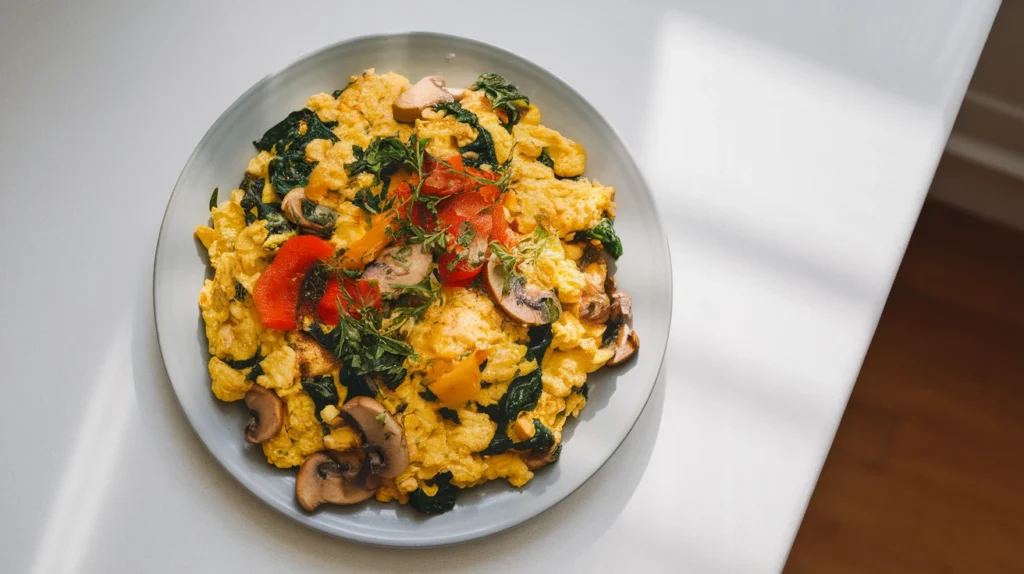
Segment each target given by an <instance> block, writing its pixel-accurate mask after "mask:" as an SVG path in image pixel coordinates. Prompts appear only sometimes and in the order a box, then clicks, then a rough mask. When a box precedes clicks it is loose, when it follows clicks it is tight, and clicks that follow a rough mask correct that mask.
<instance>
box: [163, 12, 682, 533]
mask: <svg viewBox="0 0 1024 574" xmlns="http://www.w3.org/2000/svg"><path fill="white" fill-rule="evenodd" d="M414 37H423V38H428V39H433V40H439V41H444V42H462V43H468V44H472V45H475V47H478V48H484V49H486V50H491V51H493V52H495V53H496V54H498V55H499V56H502V57H504V58H509V59H512V60H518V61H519V62H520V63H523V64H526V65H527V66H532V67H534V68H536V69H538V70H540V71H541V72H543V73H544V74H546V75H547V76H548V77H550V78H551V79H552V80H553V81H554V82H556V83H557V84H559V85H560V87H561V88H562V89H565V90H567V91H568V92H569V93H571V94H572V95H573V96H575V97H576V98H578V99H579V101H580V102H581V103H582V104H583V106H584V108H585V111H586V112H587V113H589V114H591V115H592V116H594V117H595V118H596V119H597V120H598V121H599V122H600V124H603V127H604V128H605V129H607V130H608V131H609V132H611V134H612V135H613V136H614V137H615V139H616V140H617V142H618V143H619V144H620V146H621V147H622V150H623V152H624V153H625V157H626V159H627V160H628V161H629V163H631V164H632V166H633V168H634V169H635V171H636V175H637V177H638V178H639V181H640V183H641V184H642V192H643V193H644V194H646V195H647V197H648V199H649V200H650V201H651V205H652V207H653V208H654V209H653V211H654V217H655V220H656V222H657V224H658V229H659V231H660V235H661V243H662V244H663V246H664V249H665V268H666V278H667V288H668V293H669V297H668V307H667V309H666V310H665V312H666V314H667V315H668V317H669V320H668V321H666V323H665V325H666V326H665V331H664V343H663V344H662V345H661V348H660V349H657V354H658V359H657V361H658V364H657V368H656V369H655V372H654V382H653V384H651V385H650V388H649V389H648V391H647V396H646V397H645V398H644V400H643V405H642V406H641V408H640V410H639V411H638V412H637V414H636V416H635V417H634V418H633V420H632V421H631V422H630V423H629V425H628V428H626V429H625V431H624V432H622V433H621V436H620V437H618V439H617V444H616V445H615V448H614V449H612V451H611V453H610V454H609V455H608V456H607V457H606V458H605V459H604V460H603V461H602V462H601V464H599V465H597V467H595V468H594V469H593V471H592V472H590V474H589V475H588V476H587V477H586V478H584V479H583V480H582V481H580V483H579V484H577V485H576V486H575V487H573V488H572V489H571V490H569V491H568V492H566V493H565V495H564V496H562V497H561V498H558V499H556V500H552V501H546V502H544V503H542V504H539V505H538V507H537V509H536V510H535V511H531V512H530V513H529V514H528V515H527V516H525V517H523V518H522V519H518V520H517V519H513V520H511V521H508V522H507V523H506V522H501V521H496V522H495V523H493V524H492V525H490V526H487V527H483V528H479V529H476V530H474V531H472V532H465V533H462V534H455V535H448V536H434V537H431V538H423V539H412V540H399V541H388V540H382V539H381V538H380V537H377V536H373V535H364V534H361V533H359V532H343V531H339V530H335V529H331V528H326V527H324V525H323V524H321V523H319V522H317V521H315V520H309V519H308V518H309V517H311V516H315V515H296V514H294V513H291V512H288V511H287V509H285V508H283V507H282V506H281V505H280V504H279V503H278V501H276V500H268V499H266V498H264V497H263V496H260V495H258V494H257V492H256V489H255V488H254V485H253V484H251V483H250V481H249V478H248V476H247V475H245V474H244V473H236V472H235V471H234V470H233V469H232V467H230V466H229V465H227V464H225V463H224V462H223V461H221V459H220V457H218V456H217V454H216V453H215V452H214V451H213V449H212V448H211V447H210V445H209V444H207V441H206V440H204V439H203V435H202V434H201V433H200V431H199V429H198V428H196V425H195V424H194V423H193V422H192V418H191V417H190V416H189V413H188V411H187V410H186V409H185V406H184V402H183V401H182V398H181V397H180V396H179V395H178V390H177V388H176V386H175V385H174V381H173V379H172V377H171V373H170V369H168V367H167V361H166V358H165V356H164V355H165V354H164V349H163V343H162V341H161V337H160V317H159V316H160V314H159V312H158V310H157V273H158V269H159V267H158V264H159V261H160V248H161V246H162V244H163V239H164V231H165V227H166V225H167V219H168V215H169V213H170V209H171V204H172V203H173V202H174V199H175V197H176V196H177V194H178V192H179V188H180V186H181V183H182V179H183V178H184V177H185V174H186V173H188V171H189V169H190V168H191V166H192V164H193V163H194V162H196V160H197V159H198V156H199V153H200V151H204V150H205V148H206V147H207V141H208V140H209V139H210V137H211V134H213V133H214V132H215V131H216V128H218V127H219V126H220V125H221V124H222V123H224V122H225V121H226V118H227V117H229V116H230V115H231V114H232V112H234V111H235V110H236V109H237V108H238V107H240V106H241V105H242V102H243V101H244V100H246V99H247V98H248V96H249V95H250V94H252V93H253V92H256V91H257V90H259V89H260V88H262V87H263V86H265V85H266V84H268V83H271V82H272V81H273V80H274V79H275V78H277V77H278V76H279V75H281V74H283V73H285V72H286V71H288V70H290V69H291V68H293V67H295V66H297V65H299V64H301V63H303V62H305V61H307V60H310V59H313V58H315V57H317V56H319V55H320V54H323V53H324V52H329V51H333V50H337V49H343V47H344V46H345V45H348V44H357V43H362V42H368V43H369V42H374V41H386V40H392V39H397V38H414ZM634 192H635V191H634ZM673 288H674V276H673V271H672V250H671V244H670V242H669V240H668V234H667V233H665V227H664V222H663V220H662V216H661V210H660V209H659V208H658V199H657V196H656V195H655V194H654V193H653V192H652V191H651V186H650V183H649V182H648V181H647V177H646V176H645V175H644V173H643V170H641V169H640V164H639V163H637V161H636V158H635V157H634V156H633V152H632V151H631V150H630V148H629V146H628V145H626V141H625V140H624V139H623V138H622V135H621V134H620V133H619V131H618V130H617V129H616V128H615V126H614V125H613V124H612V123H611V122H609V121H608V120H607V119H606V118H605V117H604V115H603V114H602V113H601V112H600V111H599V110H598V109H597V108H596V107H595V106H594V105H593V104H591V103H590V101H589V100H587V99H586V98H585V97H583V95H582V94H580V93H579V92H578V91H577V90H576V89H575V88H574V87H572V86H571V85H570V84H569V83H568V82H566V81H565V80H563V79H562V78H561V77H559V76H558V75H557V74H555V73H553V72H551V71H550V70H548V69H547V68H545V67H543V66H541V65H540V64H537V63H536V62H534V61H533V60H530V59H527V58H526V57H524V56H520V55H518V54H516V53H515V52H512V51H511V50H507V49H505V48H502V47H500V46H496V45H494V44H491V43H488V42H484V41H481V40H477V39H474V38H469V37H466V36H460V35H456V34H447V33H442V32H430V31H422V30H420V31H417V30H413V31H405V32H385V33H376V34H363V35H358V36H352V37H349V38H345V39H343V40H339V41H336V42H332V43H330V44H326V45H324V46H321V47H319V48H316V49H314V50H311V51H308V52H305V53H303V54H301V55H300V56H298V57H296V58H294V59H292V60H290V61H289V62H287V63H286V64H285V65H283V66H280V67H278V68H277V69H276V70H274V71H272V72H270V73H268V74H267V75H265V76H263V77H262V78H260V79H259V80H257V81H256V82H255V83H253V84H252V85H251V86H250V87H249V88H248V89H246V90H245V91H244V92H242V93H241V94H239V95H238V96H237V97H236V98H235V99H234V101H232V102H231V104H230V105H228V107H226V108H225V109H224V111H222V112H221V113H220V114H219V115H218V116H217V118H216V119H215V120H214V121H213V123H212V124H210V127H208V128H207V129H206V131H205V132H204V134H203V137H202V138H200V140H199V142H198V143H196V146H195V148H194V149H193V150H192V153H191V154H189V157H188V159H187V160H186V161H185V164H184V165H183V166H182V168H181V171H180V172H179V174H178V177H177V178H176V179H175V182H174V186H173V188H172V189H171V193H170V195H169V196H168V198H167V203H166V204H165V205H164V213H163V216H162V217H161V220H160V228H159V231H158V233H157V241H156V248H155V250H154V254H153V272H152V288H151V295H152V300H153V326H154V330H155V331H156V340H157V349H158V350H159V352H160V362H161V364H162V366H163V368H164V373H165V374H166V375H167V381H168V382H169V383H170V386H171V391H172V392H173V393H174V398H175V400H176V401H177V403H178V408H180V409H181V411H182V413H183V414H184V415H185V420H186V421H188V425H189V427H190V428H191V429H192V432H193V433H194V434H195V436H196V438H198V439H199V442H200V443H201V444H202V445H203V448H205V449H206V451H207V452H208V453H209V454H210V455H211V456H212V457H213V459H214V460H216V461H217V464H218V465H220V467H221V468H222V469H223V470H224V471H226V472H227V474H228V475H229V476H231V478H232V479H234V481H235V482H236V483H238V484H240V485H241V486H243V487H244V488H245V489H246V490H247V491H248V492H249V494H251V495H253V496H254V497H255V498H257V499H259V500H260V502H262V503H263V504H266V505H267V506H269V507H270V508H273V509H274V510H275V511H277V512H278V513H280V514H282V515H284V516H285V517H287V518H290V519H291V520H292V521H293V522H295V523H298V524H301V525H303V526H305V527H307V528H311V529H313V530H316V531H318V532H323V533H324V534H328V535H330V536H333V537H336V538H340V539H343V540H348V541H352V542H357V543H360V544H366V545H369V546H376V547H381V548H411V549H413V548H438V547H444V546H453V545H457V544H463V543H466V542H470V541H473V540H479V539H481V538H485V537H488V536H493V535H495V534H499V533H501V532H505V531H508V530H511V529H513V528H515V527H517V526H520V525H522V524H525V523H527V522H529V521H530V520H532V519H534V518H536V517H537V516H540V515H541V514H543V513H544V512H547V511H548V510H550V509H551V508H553V507H554V506H556V505H558V504H559V503H561V502H562V501H564V500H565V499H567V498H569V497H570V496H572V495H573V494H574V493H575V492H576V491H577V490H579V489H580V488H581V487H582V486H583V485H584V484H586V483H587V482H588V481H590V480H591V479H592V478H593V477H594V475H596V474H597V473H598V472H599V471H600V470H601V469H602V468H604V467H605V465H607V464H608V461H610V460H611V459H612V458H613V457H614V456H615V454H616V453H618V451H619V449H620V448H622V444H623V443H624V442H625V440H626V438H627V437H628V436H629V434H630V433H631V432H632V431H633V428H634V427H636V424H637V422H639V420H640V417H641V416H642V415H643V413H644V411H646V410H647V406H648V404H649V403H650V401H651V397H652V396H653V394H654V388H655V387H656V386H657V381H658V379H659V378H660V377H661V375H662V373H663V371H664V368H665V355H666V353H667V350H668V343H669V339H670V336H671V331H672V320H671V316H672V311H673V306H674V300H675V297H674V289H673ZM631 496H632V495H631Z"/></svg>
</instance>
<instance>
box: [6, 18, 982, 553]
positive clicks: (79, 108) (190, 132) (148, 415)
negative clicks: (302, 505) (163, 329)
mask: <svg viewBox="0 0 1024 574" xmlns="http://www.w3.org/2000/svg"><path fill="white" fill-rule="evenodd" d="M997 8H998V2H997V1H995V0H978V1H976V2H969V3H968V2H957V1H954V0H943V1H940V2H935V1H930V0H905V1H903V2H899V3H896V2H891V1H890V0H827V1H820V2H804V1H801V0H779V1H777V2H772V3H767V2H760V1H756V0H691V1H682V2H665V1H662V2H654V1H651V2H645V1H640V0H638V1H634V2H630V3H628V4H622V3H618V2H588V3H569V2H516V3H513V4H508V3H506V4H501V3H481V2H444V1H438V2H433V3H430V4H425V3H413V2H402V3H385V2H366V3H359V4H356V3H350V2H337V1H312V0H311V1H309V2H304V3H301V4H296V3H285V2H266V1H256V0H250V1H249V2H241V1H236V0H232V1H225V2H198V1H184V2H166V3H134V2H112V1H105V0H88V1H84V2H78V3H62V2H52V1H35V2H31V1H28V0H14V1H13V2H12V1H8V2H5V3H4V4H3V5H2V6H0V174H2V177H0V193H2V194H3V198H4V200H5V201H4V205H6V206H7V211H6V216H5V217H4V225H3V230H4V240H3V241H2V242H0V260H2V261H3V264H4V272H3V273H2V274H0V294H2V299H0V300H2V303H0V319H2V324H3V329H2V330H0V342H2V344H0V365H3V367H4V368H3V373H4V402H5V404H6V405H7V408H6V409H5V413H4V415H3V416H0V447H2V449H0V476H2V477H3V481H2V484H3V488H2V489H0V516H3V517H4V519H3V521H2V522H0V564H3V567H2V568H0V569H2V570H3V571H4V572H19V573H20V572H31V573H51V572H54V573H63V572H103V573H110V572H186V571H187V572H234V571H246V572H253V573H256V572H283V571H289V572H290V571H326V570H328V569H329V570H330V571H353V572H365V571H381V572H409V571H418V572H434V571H438V572H442V571H443V572H459V571H470V572H472V571H481V570H488V571H496V572H504V571H515V572H527V571H533V572H548V571H556V570H557V571H580V572H604V571H644V572H774V571H778V570H780V569H781V567H782V565H783V564H784V562H785V559H786V555H787V553H788V551H789V547H790V544H791V543H792V540H793V536H794V535H795V533H796V530H797V528H798V526H799V524H800V519H801V517H802V515H803V512H804V508H805V506H806V504H807V500H808V498H809V496H810V494H811V492H812V490H813V488H814V483H815V480H816V479H817V476H818V472H819V470H820V468H821V465H822V463H823V462H824V460H825V457H826V455H827V453H828V449H829V445H830V444H831V441H832V437H833V435H834V432H835V429H836V426H837V425H838V423H839V419H840V417H841V415H842V412H843V408H844V407H845V404H846V401H847V399H848V397H849V394H850V391H851V389H852V386H853V383H854V380H855V378H856V375H857V371H858V369H859V368H860V364H861V360H862V358H863V355H864V352H865V350H866V349H867V346H868V343H869V341H870V339H871V335H872V333H873V331H874V328H875V324H876V322H877V320H878V316H879V313H880V312H881V308H882V305H883V304H884V302H885V298H886V295H887V294H888V291H889V287H890V284H891V282H892V279H893V277H894V275H895V272H896V269H897V266H898V264H899V261H900V258H901V256H902V254H903V250H904V248H905V245H906V242H907V239H908V238H909V236H910V232H911V230H912V228H913V225H914V221H915V219H916V217H917V214H918V211H919V209H920V205H921V202H922V201H923V199H924V196H925V193H926V191H927V188H928V184H929V182H930V180H931V177H932V174H933V172H934V169H935V165H936V163H937V161H938V158H939V155H940V153H941V151H942V148H943V145H944V143H945V140H946V137H947V136H948V134H949V130H950V127H951V125H952V121H953V118H954V117H955V115H956V111H957V109H958V108H959V105H960V101H961V99H962V97H963V93H964V90H965V88H966V86H967V82H968V80H969V78H970V75H971V72H972V71H973V69H974V65H975V63H976V60H977V57H978V54H979V52H980V50H981V47H982V45H983V43H984V40H985V37H986V35H987V33H988V30H989V27H990V25H991V22H992V19H993V17H994V15H995V12H996V10H997ZM405 30H430V31H438V32H447V33H451V34H458V35H462V36H467V37H470V38H475V39H479V40H483V41H486V42H490V43H493V44H496V45H498V46H500V47H503V48H506V49H509V50H512V51H514V52H517V53H519V54H520V55H522V56H524V57H526V58H529V59H531V60H533V61H534V62H536V63H538V64H540V65H541V66H543V67H545V68H547V69H549V70H551V71H552V72H554V73H555V74H556V75H558V76H560V77H561V78H562V79H564V80H566V81H567V82H568V83H569V84H571V85H572V86H573V87H575V88H576V89H577V90H578V91H579V92H580V93H582V94H583V95H584V96H585V97H586V98H587V99H588V100H589V101H590V102H591V103H593V104H594V105H595V106H596V107H597V108H598V109H599V110H600V111H601V112H602V113H603V114H604V116H605V117H606V118H607V119H608V120H609V121H610V122H611V124H612V125H613V126H614V127H615V128H616V129H617V130H618V131H619V133H620V135H621V136H622V137H623V139H624V140H625V143H626V144H627V146H629V147H630V149H631V150H632V152H633V153H634V155H635V156H636V158H637V159H638V161H639V163H640V165H641V168H642V169H643V170H644V172H645V174H646V176H647V178H648V181H649V182H650V184H651V185H652V188H653V190H654V192H655V195H656V198H657V201H658V203H659V206H660V209H661V211H662V217H663V222H664V223H665V224H666V227H667V228H668V230H669V234H670V237H669V239H670V243H671V249H672V257H673V268H674V278H675V279H674V281H675V289H676V293H675V299H674V309H673V318H672V319H673V327H672V328H673V331H672V335H671V340H670V343H669V351H668V354H667V356H666V363H665V368H664V370H663V374H662V378H661V379H660V380H659V381H658V385H657V387H656V389H655V392H654V396H653V397H652V400H651V402H650V403H649V404H648V406H647V409H646V410H645V412H644V414H643V415H642V417H641V419H640V422H639V423H638V424H637V426H636V427H635V428H634V429H633V432H632V433H631V434H630V436H629V438H627V440H626V442H625V443H624V444H623V446H622V447H621V448H620V449H619V450H618V452H617V453H616V454H615V456H614V457H613V458H612V459H611V460H610V461H609V462H608V464H606V465H605V466H604V467H603V468H602V469H601V470H600V471H599V472H598V474H597V475H596V476H595V477H594V478H593V479H592V480H591V481H589V482H588V483H587V484H586V485H585V486H584V487H583V488H581V489H580V490H578V491H577V492H575V493H574V494H573V495H571V496H570V497H569V498H568V499H567V500H566V501H564V502H563V503H562V504H559V505H558V506H556V507H555V508H554V509H552V510H550V511H548V512H546V513H544V514H542V515H541V516H540V517H538V518H536V519H534V520H531V521H529V522H527V523H526V524H524V525H523V526H521V527H518V528H515V529H513V530H511V531H509V532H506V533H503V534H500V535H497V536H494V537H491V538H488V539H485V540H482V541H478V542H473V543H469V544H464V545H461V546H457V547H451V548H444V549H428V550H416V551H395V550H382V549H378V548H372V547H366V546H360V545H357V544H353V543H349V542H345V541H341V540H338V539H334V538H331V537H328V536H326V535H323V534H320V533H317V532H314V531H312V530H309V529H307V528H304V527H302V526H300V525H298V524H295V523H293V522H291V521H290V520H288V519H286V518H284V517H283V516H280V515H278V514H277V513H276V512H275V511H273V510H271V509H270V508H268V507H266V506H264V505H263V504H262V503H260V502H259V501H258V500H257V499H256V498H254V497H253V496H251V495H250V494H248V493H247V492H246V491H244V490H243V489H242V488H241V487H240V486H239V485H238V484H237V483H236V482H235V481H234V480H233V479H231V478H230V477H229V475H228V474H227V473H226V472H225V471H224V470H222V469H221V468H220V466H219V465H218V464H217V462H216V461H215V460H214V459H213V458H212V456H211V455H210V454H209V453H208V452H207V451H206V450H205V449H204V448H203V446H202V444H201V443H200V442H199V440H198V438H197V437H196V435H195V434H194V433H193V431H192V430H191V428H190V427H189V425H188V423H187V422H186V420H185V418H184V416H183V414H182V412H181V410H180V408H179V407H178V405H177V403H176V402H175V399H174V395H173V393H172V392H171V389H170V385H169V382H168V380H167V375H166V373H165V371H164V367H163V365H162V363H161V360H160V354H159V350H158V348H157V345H156V338H155V332H154V327H153V313H152V295H151V293H152V262H153V250H154V247H155V243H156V237H157V231H158V228H159V224H160V219H161V216H162V214H163V209H164V206H165V204H166V201H167V198H168V194H169V193H170V190H171V188H172V187H173V185H174V181H175V179H176V178H177V175H178V172H179V171H180V170H181V167H182V166H183V165H184V163H185V160H186V159H187V158H188V156H189V154H190V153H191V151H192V149H193V147H194V146H195V145H196V143H197V142H198V141H199V139H200V138H201V137H202V135H203V133H204V132H205V131H206V129H207V128H208V127H209V125H210V124H211V123H212V122H213V121H214V119H216V117H217V116H218V115H219V114H220V113H221V111H223V110H224V108H226V107H227V106H228V105H229V104H230V103H231V102H232V101H233V100H234V99H235V98H236V97H237V96H238V95H239V94H240V93H242V92H243V91H245V90H246V89H247V88H248V87H249V86H250V85H252V84H253V83H255V82H256V81H257V80H259V79H260V78H261V77H262V76H263V75H265V74H267V73H269V72H271V71H274V70H277V69H279V68H281V67H283V66H285V65H287V64H288V63H289V62H291V61H292V60H294V59H295V58H297V57H298V56H300V55H302V54H304V53H306V52H309V51H312V50H314V49H317V48H319V47H320V46H323V45H325V44H329V43H333V42H336V41H338V40H340V39H344V38H347V37H351V36H356V35H364V34H369V33H378V32H391V31H405ZM353 72H356V71H355V70H354V71H353ZM627 249H628V246H627ZM635 256H639V255H635ZM198 288H199V286H198V285H197V286H196V290H197V293H198ZM211 400H212V399H211ZM584 430H585V429H583V428H581V429H579V430H578V431H577V432H584ZM571 447H572V445H571V443H570V444H569V445H567V448H571Z"/></svg>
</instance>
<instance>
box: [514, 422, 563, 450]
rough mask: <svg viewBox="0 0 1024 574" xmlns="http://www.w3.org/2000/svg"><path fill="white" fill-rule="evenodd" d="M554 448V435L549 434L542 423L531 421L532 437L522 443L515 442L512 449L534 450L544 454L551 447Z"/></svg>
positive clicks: (548, 430)
mask: <svg viewBox="0 0 1024 574" xmlns="http://www.w3.org/2000/svg"><path fill="white" fill-rule="evenodd" d="M553 446H555V435H554V433H552V432H551V430H550V429H548V427H546V426H544V423H542V422H540V420H538V419H533V436H531V437H530V438H528V439H526V440H524V441H523V442H517V443H516V444H515V445H514V446H513V447H512V448H514V449H516V450H535V451H539V452H544V451H548V450H551V447H553Z"/></svg>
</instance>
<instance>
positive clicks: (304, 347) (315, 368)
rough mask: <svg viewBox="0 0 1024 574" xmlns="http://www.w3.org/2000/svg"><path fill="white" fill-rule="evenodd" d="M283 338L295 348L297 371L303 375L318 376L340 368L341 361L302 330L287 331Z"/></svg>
mask: <svg viewBox="0 0 1024 574" xmlns="http://www.w3.org/2000/svg"><path fill="white" fill-rule="evenodd" d="M285 338H286V339H287V340H288V344H289V345H291V347H292V349H295V362H296V363H298V365H299V373H300V374H301V375H302V376H303V377H319V376H320V375H326V374H328V373H330V372H331V371H333V370H335V369H337V368H340V367H341V362H340V361H338V358H337V357H335V356H334V353H331V352H329V351H328V350H327V349H324V348H323V347H322V346H320V343H317V342H316V339H314V338H313V337H310V336H309V335H307V334H306V333H303V332H302V331H289V332H288V334H287V335H285Z"/></svg>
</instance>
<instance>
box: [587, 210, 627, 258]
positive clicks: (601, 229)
mask: <svg viewBox="0 0 1024 574" xmlns="http://www.w3.org/2000/svg"><path fill="white" fill-rule="evenodd" d="M576 239H596V240H598V241H600V242H601V245H602V246H604V250H605V251H607V252H608V255H611V256H612V257H614V258H615V259H618V258H619V257H622V241H621V240H619V236H618V234H617V233H615V228H614V227H612V220H611V219H609V218H607V217H603V218H601V221H600V222H599V223H598V224H597V225H595V226H594V227H592V228H590V229H588V230H586V231H580V232H579V233H577V234H576Z"/></svg>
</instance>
